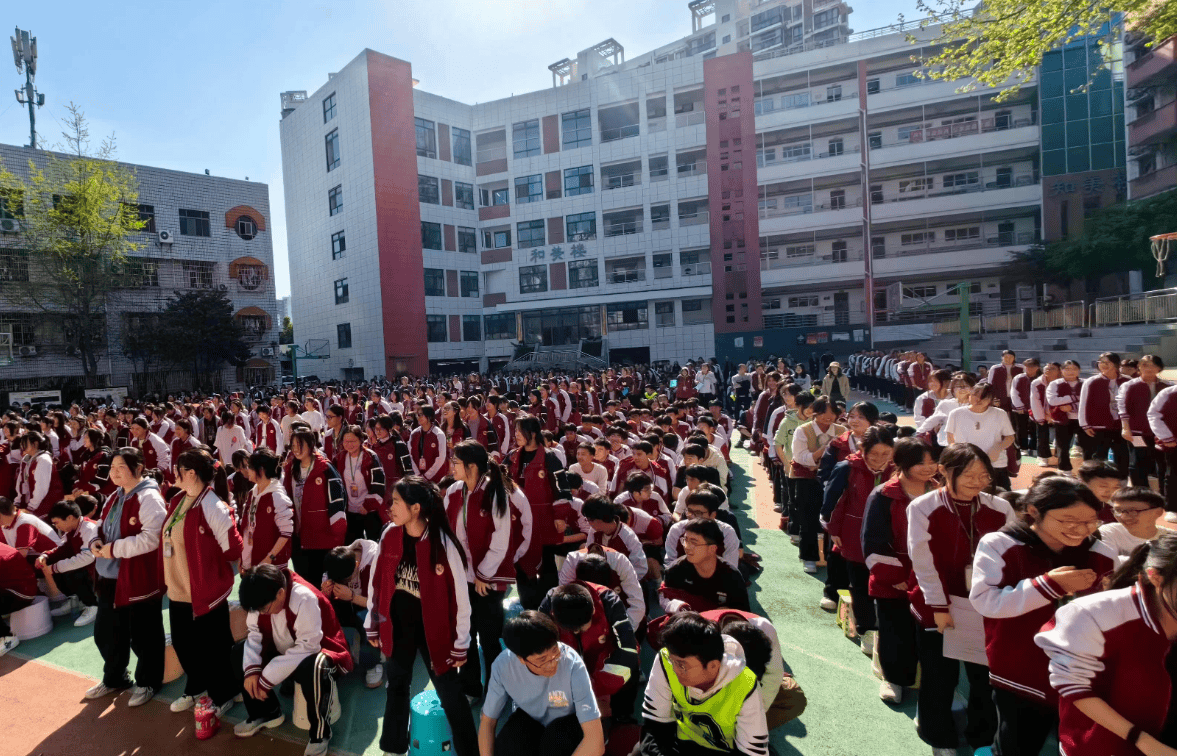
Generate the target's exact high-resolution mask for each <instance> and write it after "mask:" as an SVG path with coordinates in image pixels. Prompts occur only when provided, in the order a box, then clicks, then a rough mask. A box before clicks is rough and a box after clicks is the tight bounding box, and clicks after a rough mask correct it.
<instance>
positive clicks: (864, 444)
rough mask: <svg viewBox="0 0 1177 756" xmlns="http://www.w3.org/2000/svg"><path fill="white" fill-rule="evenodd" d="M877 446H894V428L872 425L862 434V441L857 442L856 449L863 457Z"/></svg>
mask: <svg viewBox="0 0 1177 756" xmlns="http://www.w3.org/2000/svg"><path fill="white" fill-rule="evenodd" d="M879 444H882V445H883V446H894V445H895V426H894V425H891V424H889V423H888V424H887V425H872V426H871V427H869V428H867V429H866V432H865V433H863V434H862V441H860V442H859V444H858V448H859V449H861V450H862V453H863V455H865V454H866V453H867V452H869V451H870V450H871V449H873V448H875V447H876V446H878V445H879Z"/></svg>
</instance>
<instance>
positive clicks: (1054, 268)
mask: <svg viewBox="0 0 1177 756" xmlns="http://www.w3.org/2000/svg"><path fill="white" fill-rule="evenodd" d="M1172 231H1177V191H1173V192H1165V193H1163V194H1158V195H1156V196H1154V197H1149V198H1147V199H1143V200H1140V201H1138V202H1128V203H1122V204H1119V205H1113V206H1112V207H1108V208H1105V209H1103V210H1100V211H1099V212H1098V213H1096V214H1095V215H1093V216H1091V217H1090V218H1087V219H1086V220H1085V221H1084V223H1083V233H1082V234H1081V235H1080V236H1076V237H1073V238H1070V239H1063V240H1061V241H1056V242H1052V243H1051V244H1048V245H1047V246H1046V248H1045V250H1044V252H1043V256H1042V259H1043V261H1044V262H1045V264H1046V267H1047V270H1048V271H1049V272H1051V273H1054V274H1057V275H1060V276H1064V277H1067V278H1095V277H1098V276H1102V275H1106V274H1108V273H1121V272H1125V271H1129V270H1140V271H1143V272H1144V275H1145V278H1146V281H1149V280H1150V279H1151V282H1150V285H1152V286H1155V285H1157V283H1158V280H1157V278H1156V276H1155V273H1156V266H1157V264H1156V261H1155V260H1154V259H1153V256H1152V249H1151V245H1150V244H1149V237H1150V236H1156V235H1157V234H1163V233H1169V232H1172ZM1166 270H1167V271H1173V270H1177V256H1175V257H1174V258H1173V259H1172V260H1170V261H1169V262H1168V264H1167V266H1166Z"/></svg>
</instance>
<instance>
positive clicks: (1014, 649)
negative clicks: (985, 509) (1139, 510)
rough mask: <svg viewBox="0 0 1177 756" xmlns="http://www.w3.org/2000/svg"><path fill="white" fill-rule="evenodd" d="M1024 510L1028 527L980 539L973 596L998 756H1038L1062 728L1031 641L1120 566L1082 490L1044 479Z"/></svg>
mask: <svg viewBox="0 0 1177 756" xmlns="http://www.w3.org/2000/svg"><path fill="white" fill-rule="evenodd" d="M1154 496H1155V494H1154ZM1021 505H1022V507H1023V508H1024V511H1025V519H1026V522H1017V523H1015V524H1013V525H1007V526H1006V527H1004V528H1002V529H1001V530H999V531H998V532H996V533H990V534H988V535H986V536H985V537H984V538H982V539H981V542H980V544H979V545H978V546H977V555H976V557H974V559H973V585H972V590H971V591H970V593H969V598H970V600H971V601H972V602H973V607H974V608H975V609H976V610H977V611H978V612H979V613H980V614H981V616H983V617H984V618H985V654H986V657H987V658H988V659H989V683H990V685H991V686H992V688H993V702H994V705H995V706H996V709H997V736H996V740H995V742H994V744H993V750H994V752H995V753H998V754H1001V756H1015V755H1016V754H1029V755H1030V756H1036V754H1037V753H1038V752H1039V751H1041V750H1042V746H1043V744H1044V743H1045V742H1046V738H1047V737H1048V736H1049V735H1050V733H1051V732H1052V731H1053V730H1054V729H1055V727H1057V725H1058V701H1057V698H1056V696H1055V694H1054V691H1053V690H1052V689H1051V687H1050V679H1049V678H1050V675H1049V673H1048V671H1047V658H1046V655H1045V654H1043V653H1042V652H1041V651H1040V650H1039V649H1038V648H1037V647H1035V646H1034V642H1033V641H1034V635H1035V634H1036V633H1037V632H1038V631H1039V630H1040V629H1041V628H1042V626H1043V625H1044V624H1045V623H1047V622H1049V621H1050V619H1051V618H1052V617H1053V616H1054V611H1055V609H1056V608H1057V607H1058V606H1059V605H1060V604H1061V603H1063V602H1065V601H1067V600H1069V598H1070V597H1073V596H1081V595H1084V594H1086V593H1092V592H1095V591H1098V590H1100V588H1101V585H1102V581H1103V578H1104V577H1105V576H1107V575H1110V574H1111V573H1112V571H1113V570H1114V569H1115V566H1116V554H1115V552H1114V551H1113V550H1112V548H1111V547H1110V546H1109V545H1108V544H1106V543H1104V542H1103V541H1101V540H1099V539H1098V538H1096V537H1095V532H1096V530H1098V528H1099V525H1100V519H1099V510H1100V507H1102V506H1103V503H1102V502H1101V501H1100V500H1099V499H1098V498H1096V496H1095V494H1093V493H1092V492H1091V490H1090V489H1088V488H1087V486H1085V485H1083V484H1082V483H1081V482H1079V481H1077V480H1075V479H1073V478H1070V477H1065V476H1062V475H1056V476H1052V477H1049V478H1045V479H1043V480H1041V481H1039V482H1037V483H1035V484H1034V485H1033V487H1031V488H1030V490H1029V492H1028V493H1027V494H1026V495H1025V496H1024V497H1023V498H1022V501H1021Z"/></svg>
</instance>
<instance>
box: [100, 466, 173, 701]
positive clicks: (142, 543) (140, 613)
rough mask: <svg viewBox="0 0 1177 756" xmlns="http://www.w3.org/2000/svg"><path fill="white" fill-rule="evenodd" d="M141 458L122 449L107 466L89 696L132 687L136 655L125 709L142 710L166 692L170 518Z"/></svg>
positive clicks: (157, 488) (101, 518)
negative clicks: (95, 674)
mask: <svg viewBox="0 0 1177 756" xmlns="http://www.w3.org/2000/svg"><path fill="white" fill-rule="evenodd" d="M144 470H145V468H144V465H143V453H142V452H141V451H139V450H138V449H135V448H133V447H126V446H125V447H123V448H121V449H119V450H118V451H117V452H116V453H115V455H114V458H113V460H112V461H111V463H110V479H111V480H112V481H114V483H115V485H117V486H118V490H116V491H115V492H114V493H112V494H111V495H110V496H109V497H108V498H107V500H106V504H105V505H104V506H103V508H102V515H101V516H100V517H99V518H98V540H97V541H95V542H94V543H92V544H91V546H90V550H91V551H93V552H94V556H95V557H96V559H95V560H94V567H95V569H96V570H97V573H98V583H97V586H96V588H97V593H98V617H97V618H96V619H95V621H94V643H95V645H97V646H98V651H99V653H101V654H102V660H103V672H102V681H101V682H99V683H98V684H97V685H95V686H93V687H92V688H90V689H89V690H87V691H86V698H88V699H95V698H101V697H102V696H105V695H107V694H109V693H117V692H118V691H121V690H124V689H126V688H129V687H131V680H129V679H128V678H127V664H128V663H129V662H130V658H131V650H132V649H134V651H135V656H136V658H137V659H138V663H137V664H136V667H135V682H134V686H135V687H134V689H133V690H132V691H131V698H130V700H129V701H128V702H127V705H128V706H142V705H143V704H145V703H147V702H148V701H150V700H151V699H152V698H153V697H154V696H155V693H156V691H158V690H159V689H160V687H162V686H163V655H164V634H163V592H164V579H163V566H162V559H161V557H160V552H159V548H160V530H161V529H162V528H163V519H164V515H165V514H166V511H167V505H166V504H165V503H164V500H163V496H162V495H161V494H160V492H159V485H158V484H157V483H156V482H155V480H153V479H152V478H146V477H144V476H143V473H144Z"/></svg>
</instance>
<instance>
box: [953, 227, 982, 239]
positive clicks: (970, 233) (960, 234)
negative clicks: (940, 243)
mask: <svg viewBox="0 0 1177 756" xmlns="http://www.w3.org/2000/svg"><path fill="white" fill-rule="evenodd" d="M980 238H981V227H980V226H966V227H965V228H946V229H944V241H946V242H961V241H970V240H975V239H980Z"/></svg>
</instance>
